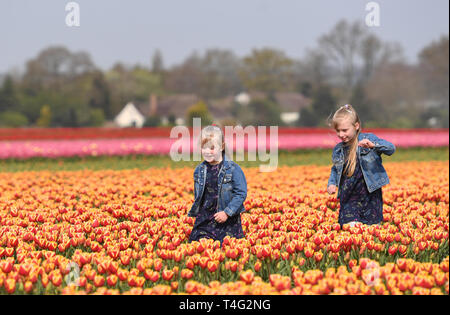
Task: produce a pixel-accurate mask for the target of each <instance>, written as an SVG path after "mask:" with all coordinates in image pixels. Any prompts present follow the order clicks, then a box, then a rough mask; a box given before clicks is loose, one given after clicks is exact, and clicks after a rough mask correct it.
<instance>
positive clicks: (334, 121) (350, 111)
mask: <svg viewBox="0 0 450 315" xmlns="http://www.w3.org/2000/svg"><path fill="white" fill-rule="evenodd" d="M344 119H350V122H351V124H352V125H353V126H355V127H356V124H357V123H358V124H359V128H358V130H357V131H356V136H355V137H354V138H353V139H352V140H351V142H350V143H349V144H348V146H349V151H348V156H347V157H346V161H347V162H348V163H347V166H346V167H345V170H344V173H346V174H347V176H348V177H350V176H352V175H353V173H354V172H355V168H356V151H357V149H358V135H359V134H360V132H361V120H360V119H359V116H358V114H357V113H356V111H355V109H354V108H353V106H352V105H350V104H347V105H344V106H341V107H340V108H339V109H338V110H337V111H336V112H335V113H334V115H333V116H332V117H331V118H330V119H329V123H328V124H329V126H330V127H332V128H334V129H337V127H338V125H339V123H340V122H341V121H342V120H344Z"/></svg>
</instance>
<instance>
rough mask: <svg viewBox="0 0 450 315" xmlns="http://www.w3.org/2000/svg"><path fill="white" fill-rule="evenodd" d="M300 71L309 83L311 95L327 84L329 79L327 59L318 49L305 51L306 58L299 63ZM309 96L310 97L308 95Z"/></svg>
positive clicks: (329, 70)
mask: <svg viewBox="0 0 450 315" xmlns="http://www.w3.org/2000/svg"><path fill="white" fill-rule="evenodd" d="M300 71H301V73H302V74H303V76H304V77H305V79H306V80H307V81H308V82H311V87H312V90H311V91H310V92H311V93H312V92H313V91H314V90H316V89H318V88H319V87H320V86H322V85H324V84H326V83H327V80H328V78H329V77H330V72H331V69H330V66H329V64H328V58H327V56H326V55H325V53H323V52H322V51H320V50H319V49H315V50H314V49H309V50H307V53H306V57H305V58H304V59H303V60H302V61H301V62H300ZM310 96H311V95H310Z"/></svg>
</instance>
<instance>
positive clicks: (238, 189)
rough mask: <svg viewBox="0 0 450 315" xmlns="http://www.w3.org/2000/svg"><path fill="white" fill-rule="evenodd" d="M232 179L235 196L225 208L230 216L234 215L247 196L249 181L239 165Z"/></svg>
mask: <svg viewBox="0 0 450 315" xmlns="http://www.w3.org/2000/svg"><path fill="white" fill-rule="evenodd" d="M232 181H233V182H232V184H233V191H232V194H233V197H232V198H231V201H230V203H229V204H228V205H227V207H226V208H225V209H224V210H223V211H224V212H225V213H226V214H227V215H228V216H229V217H232V216H233V215H235V214H236V213H237V212H238V210H239V208H240V207H241V205H242V204H243V203H244V201H245V199H246V198H247V181H246V179H245V175H244V172H243V171H242V169H241V168H240V167H239V166H238V165H236V167H235V168H234V170H233V175H232Z"/></svg>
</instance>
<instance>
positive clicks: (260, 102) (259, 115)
mask: <svg viewBox="0 0 450 315" xmlns="http://www.w3.org/2000/svg"><path fill="white" fill-rule="evenodd" d="M247 107H248V108H249V109H250V110H251V112H252V116H253V121H252V125H255V126H282V125H283V121H282V120H281V116H280V115H281V110H280V107H279V106H278V105H277V104H276V103H275V102H274V101H273V100H272V99H270V98H267V99H255V100H252V101H251V102H250V103H249V104H248V105H247Z"/></svg>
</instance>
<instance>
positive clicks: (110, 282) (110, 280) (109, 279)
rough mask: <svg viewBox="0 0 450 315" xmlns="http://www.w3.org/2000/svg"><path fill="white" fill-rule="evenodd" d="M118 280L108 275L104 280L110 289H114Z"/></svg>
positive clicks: (114, 276)
mask: <svg viewBox="0 0 450 315" xmlns="http://www.w3.org/2000/svg"><path fill="white" fill-rule="evenodd" d="M118 279H119V278H118V277H117V276H116V275H109V276H108V277H107V278H106V283H107V284H108V286H110V287H114V286H115V285H116V284H117V280H118Z"/></svg>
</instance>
